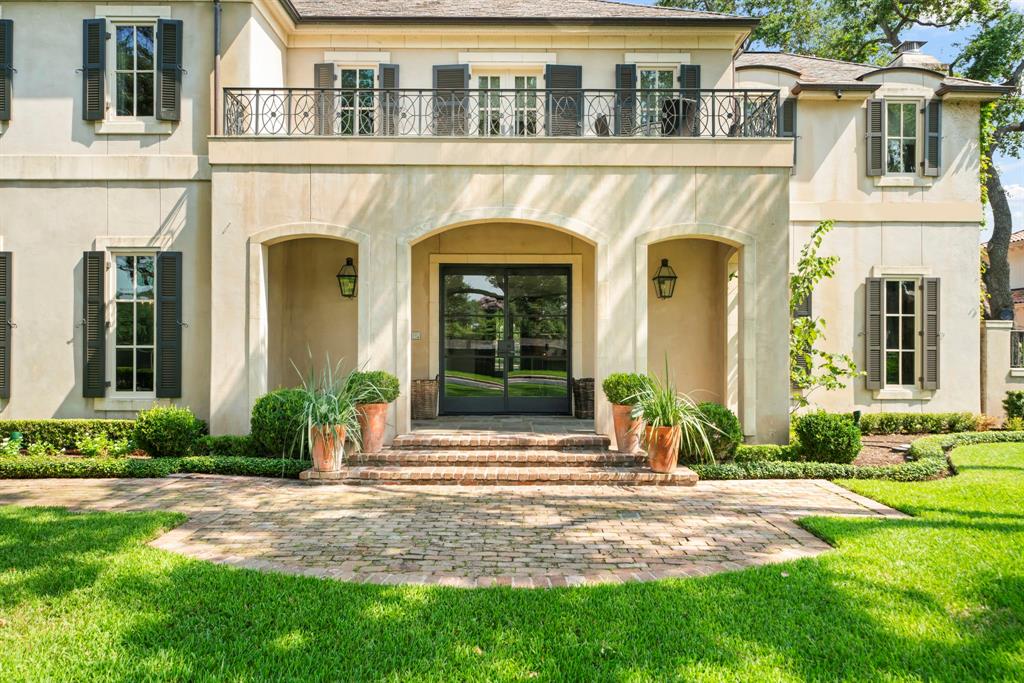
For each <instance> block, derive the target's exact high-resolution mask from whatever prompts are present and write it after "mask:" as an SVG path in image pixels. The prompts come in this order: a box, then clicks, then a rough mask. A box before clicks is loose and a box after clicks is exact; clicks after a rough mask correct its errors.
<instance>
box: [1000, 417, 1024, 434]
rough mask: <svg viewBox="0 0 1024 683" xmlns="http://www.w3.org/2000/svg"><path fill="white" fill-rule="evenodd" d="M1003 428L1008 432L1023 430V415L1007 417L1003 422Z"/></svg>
mask: <svg viewBox="0 0 1024 683" xmlns="http://www.w3.org/2000/svg"><path fill="white" fill-rule="evenodd" d="M1003 429H1005V430H1006V431H1008V432H1024V417H1008V418H1006V422H1004V423H1003Z"/></svg>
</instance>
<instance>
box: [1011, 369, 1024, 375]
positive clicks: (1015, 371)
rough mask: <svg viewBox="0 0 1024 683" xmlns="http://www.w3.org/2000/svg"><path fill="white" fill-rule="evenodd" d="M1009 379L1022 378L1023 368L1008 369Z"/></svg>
mask: <svg viewBox="0 0 1024 683" xmlns="http://www.w3.org/2000/svg"><path fill="white" fill-rule="evenodd" d="M1010 377H1024V368H1010Z"/></svg>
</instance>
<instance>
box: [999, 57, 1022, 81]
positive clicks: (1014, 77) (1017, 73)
mask: <svg viewBox="0 0 1024 683" xmlns="http://www.w3.org/2000/svg"><path fill="white" fill-rule="evenodd" d="M1021 75H1024V59H1022V60H1021V61H1020V63H1019V64H1017V66H1016V67H1014V69H1013V73H1011V74H1010V77H1009V78H1007V79H1006V80H1005V81H1003V85H1012V86H1014V87H1017V86H1018V85H1020V77H1021Z"/></svg>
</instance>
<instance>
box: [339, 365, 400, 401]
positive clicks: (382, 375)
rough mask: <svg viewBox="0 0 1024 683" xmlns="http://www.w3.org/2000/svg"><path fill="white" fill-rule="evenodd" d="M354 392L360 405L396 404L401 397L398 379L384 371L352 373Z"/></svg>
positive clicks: (358, 371)
mask: <svg viewBox="0 0 1024 683" xmlns="http://www.w3.org/2000/svg"><path fill="white" fill-rule="evenodd" d="M350 381H351V382H352V392H353V395H354V396H355V397H356V401H357V403H359V404H362V403H394V402H395V401H396V400H397V399H398V396H399V393H400V392H399V387H398V378H397V377H395V376H394V375H392V374H391V373H390V372H385V371H384V370H370V371H363V370H357V371H355V372H353V373H352V375H351V379H350Z"/></svg>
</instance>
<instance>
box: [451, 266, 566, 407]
mask: <svg viewBox="0 0 1024 683" xmlns="http://www.w3.org/2000/svg"><path fill="white" fill-rule="evenodd" d="M570 274H571V271H570V267H569V266H483V265H481V266H463V265H459V266H444V265H443V266H441V330H442V339H441V406H440V407H441V411H442V412H445V413H452V414H458V413H562V414H567V413H569V412H570V410H569V408H570V405H569V398H570V395H569V377H570V369H571V368H570V350H571V349H572V343H571V329H570V321H571V320H572V316H571V304H570V302H571V293H570V291H569V289H570V281H571V278H570Z"/></svg>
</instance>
